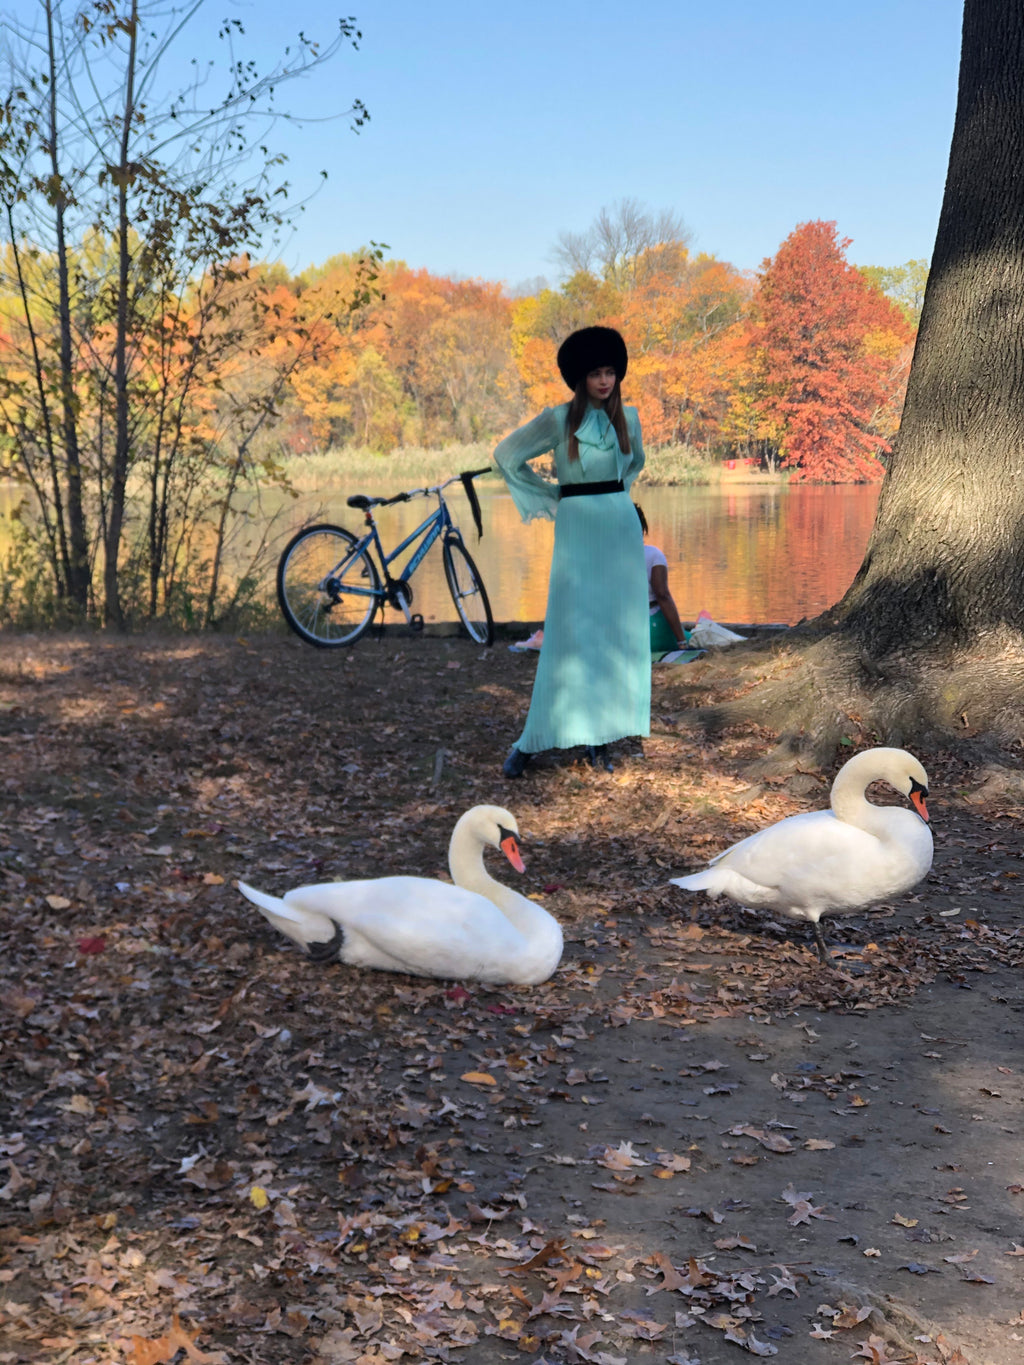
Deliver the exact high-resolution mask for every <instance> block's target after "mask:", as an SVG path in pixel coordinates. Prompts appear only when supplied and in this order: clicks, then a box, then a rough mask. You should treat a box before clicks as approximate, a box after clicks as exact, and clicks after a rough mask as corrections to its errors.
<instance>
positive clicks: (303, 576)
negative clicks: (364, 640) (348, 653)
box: [277, 526, 381, 649]
mask: <svg viewBox="0 0 1024 1365" xmlns="http://www.w3.org/2000/svg"><path fill="white" fill-rule="evenodd" d="M358 543H359V542H358V541H357V540H356V538H355V536H354V535H352V534H351V533H350V532H349V531H345V530H343V529H342V527H340V526H308V527H307V528H306V529H305V530H304V531H300V532H299V533H298V535H297V536H293V537H292V539H291V540H290V541H289V542H288V544H287V545H286V546H285V547H284V551H283V552H282V554H281V558H280V560H279V562H278V565H277V600H278V603H279V605H280V607H281V611H282V614H283V615H284V619H285V620H286V621H287V622H288V624H289V626H291V628H292V630H294V632H295V634H296V635H298V637H299V638H300V639H301V640H305V641H306V643H307V644H310V645H316V646H317V647H318V648H320V649H335V648H337V647H338V646H339V645H351V644H353V643H354V642H355V641H356V640H358V639H359V637H360V635H362V633H363V631H364V630H366V628H367V626H369V624H370V622H371V621H372V620H373V616H374V612H375V611H376V610H377V604H378V603H379V602H380V601H381V587H380V575H379V574H378V572H377V566H376V565H375V564H374V562H373V560H372V559H371V558H370V556H369V555H368V554H367V553H366V551H365V550H359V551H358V552H357V553H355V554H353V550H354V548H355V546H356V545H357V544H358Z"/></svg>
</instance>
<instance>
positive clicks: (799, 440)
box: [754, 221, 913, 483]
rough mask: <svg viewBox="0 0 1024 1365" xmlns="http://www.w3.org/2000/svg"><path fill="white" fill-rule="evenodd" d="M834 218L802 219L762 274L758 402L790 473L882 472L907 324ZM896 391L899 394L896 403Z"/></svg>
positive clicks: (833, 476) (833, 478)
mask: <svg viewBox="0 0 1024 1365" xmlns="http://www.w3.org/2000/svg"><path fill="white" fill-rule="evenodd" d="M848 246H849V239H848V238H844V239H842V240H838V239H837V237H836V225H835V223H825V222H820V221H816V222H811V223H801V224H800V225H799V227H797V228H795V229H794V231H793V232H791V233H790V235H789V236H788V237H787V238H786V240H785V241H784V242H783V243H782V245H781V246H780V247H779V250H778V252H777V253H776V255H775V257H774V259H772V260H768V261H765V263H764V266H763V267H762V270H761V273H760V276H759V279H760V290H759V295H758V299H757V312H758V321H757V326H756V329H755V333H754V343H755V345H756V347H757V352H758V366H757V369H758V370H759V379H760V381H761V382H760V392H759V395H758V398H757V400H756V406H757V408H758V409H759V413H760V416H761V419H762V422H763V424H764V427H765V429H766V432H767V434H769V435H770V436H771V437H772V438H773V439H774V440H775V441H776V442H777V443H778V446H779V449H780V451H781V454H782V463H783V465H784V466H787V467H789V468H791V469H794V470H795V471H796V477H797V478H801V479H808V480H815V481H820V482H836V483H853V482H861V481H864V480H874V479H880V478H881V476H882V472H883V471H882V466H881V464H880V462H879V460H878V459H877V456H878V455H879V454H880V453H882V452H884V451H887V450H888V449H889V444H888V442H887V441H886V439H885V434H884V433H885V430H886V428H887V426H889V427H891V419H890V420H889V422H888V423H887V422H886V420H885V415H886V413H887V412H891V410H892V408H893V406H894V405H896V406H898V403H901V402H902V397H901V396H900V395H898V394H896V393H895V390H898V389H899V388H900V387H901V385H902V383H903V375H902V373H901V372H900V370H901V366H900V364H899V361H900V360H901V359H902V353H903V352H904V351H905V349H906V347H908V346H909V343H910V342H911V340H912V338H913V330H912V329H911V327H910V326H909V324H908V323H907V321H906V319H905V318H904V317H903V315H902V314H901V313H900V311H899V309H898V308H897V307H896V306H895V305H894V304H893V303H892V302H891V301H890V300H889V299H888V298H886V297H885V295H883V294H881V293H880V292H879V291H878V290H877V289H875V288H873V287H872V286H871V285H870V284H869V283H868V282H867V281H866V280H865V279H864V277H863V276H862V275H861V274H860V273H859V272H858V271H857V270H855V269H854V268H853V267H852V266H851V265H849V264H848V263H847V260H846V254H845V253H846V248H847V247H848ZM897 400H898V403H897Z"/></svg>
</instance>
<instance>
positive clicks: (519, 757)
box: [501, 749, 533, 777]
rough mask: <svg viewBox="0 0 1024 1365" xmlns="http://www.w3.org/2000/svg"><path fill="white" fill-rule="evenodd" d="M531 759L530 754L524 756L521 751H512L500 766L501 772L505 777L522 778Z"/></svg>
mask: <svg viewBox="0 0 1024 1365" xmlns="http://www.w3.org/2000/svg"><path fill="white" fill-rule="evenodd" d="M532 757H533V755H532V754H524V753H523V751H522V749H513V750H512V752H511V753H510V754H509V756H508V758H506V759H505V762H504V763H503V764H502V765H501V771H502V772H503V773H504V774H505V776H506V777H522V775H523V773H524V772H526V769H527V766H528V765H529V762H530V759H531V758H532Z"/></svg>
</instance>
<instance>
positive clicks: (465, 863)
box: [448, 827, 502, 901]
mask: <svg viewBox="0 0 1024 1365" xmlns="http://www.w3.org/2000/svg"><path fill="white" fill-rule="evenodd" d="M448 870H449V872H450V873H451V874H452V881H453V882H454V883H455V885H456V886H461V887H462V888H463V889H464V890H466V891H475V892H476V893H477V895H479V896H486V897H487V899H488V900H489V901H493V900H495V895H494V893H495V891H500V890H501V889H502V887H501V883H500V882H498V881H495V879H494V878H493V877H492V876H491V874H490V873H489V872H488V871H487V869H486V867H484V846H483V844H482V843H481V841H480V839H479V837H478V836H477V835H475V834H473V833H472V832H471V831H470V830H467V829H459V828H458V827H456V829H455V833H454V834H453V835H452V840H451V844H450V845H449V847H448Z"/></svg>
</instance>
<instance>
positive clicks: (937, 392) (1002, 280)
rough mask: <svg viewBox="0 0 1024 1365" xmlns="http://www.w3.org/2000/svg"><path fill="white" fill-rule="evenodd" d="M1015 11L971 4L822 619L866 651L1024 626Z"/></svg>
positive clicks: (1021, 22) (1023, 302)
mask: <svg viewBox="0 0 1024 1365" xmlns="http://www.w3.org/2000/svg"><path fill="white" fill-rule="evenodd" d="M1022 165H1024V6H1021V5H1016V4H1014V5H1008V4H1006V3H1005V0H966V3H965V6H964V21H963V40H962V50H961V64H960V82H959V93H958V100H957V112H956V121H955V125H954V130H953V139H952V146H951V149H950V160H949V170H948V174H947V179H946V188H945V194H944V197H943V203H942V211H941V215H940V218H939V226H938V232H937V236H936V242H935V251H934V255H933V258H932V267H931V274H930V276H929V279H928V286H927V290H926V293H925V301H924V310H923V313H922V317H921V327H920V331H919V334H918V340H917V346H916V349H915V353H914V360H913V365H912V367H911V372H910V378H909V383H908V389H907V399H906V404H905V407H904V411H903V419H902V423H901V426H900V430H899V433H898V435H897V437H896V439H895V442H894V447H893V452H892V456H891V459H890V463H889V469H888V472H887V475H886V478H885V481H884V484H883V487H882V493H881V497H880V501H879V508H878V515H877V518H876V521H875V526H874V531H873V533H872V536H871V540H870V542H869V545H868V548H867V552H866V554H865V559H864V563H863V565H862V566H861V569H860V571H859V573H858V575H857V577H856V579H855V580H854V583H853V584H852V586H851V588H850V590H849V592H848V593H847V594H846V596H845V597H844V599H843V600H842V602H840V603H839V605H838V606H837V607H836V608H835V609H834V612H833V614H832V615H833V619H834V620H835V622H836V623H837V624H839V625H840V626H842V627H844V628H845V630H847V631H849V632H852V634H853V636H854V637H855V638H856V640H857V642H858V643H859V645H860V647H861V648H862V650H863V651H864V652H865V653H866V654H867V655H868V656H869V657H870V658H873V659H876V660H877V659H884V658H885V657H887V656H889V655H892V654H901V655H907V654H908V653H913V651H915V650H926V651H929V652H934V651H938V650H942V649H958V650H963V649H971V648H972V647H974V646H977V645H978V644H981V643H982V642H983V641H984V640H985V638H986V637H989V639H990V642H991V641H994V640H996V639H999V638H1002V639H1004V641H1005V642H1006V643H1010V644H1012V645H1013V646H1014V647H1019V645H1020V643H1021V636H1022V633H1024V174H1022V173H1021V167H1022Z"/></svg>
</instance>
